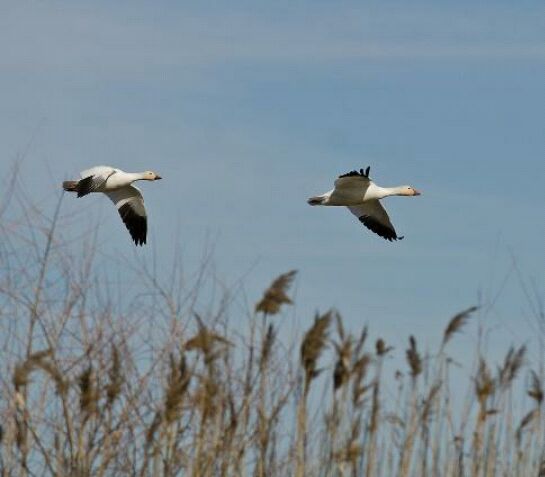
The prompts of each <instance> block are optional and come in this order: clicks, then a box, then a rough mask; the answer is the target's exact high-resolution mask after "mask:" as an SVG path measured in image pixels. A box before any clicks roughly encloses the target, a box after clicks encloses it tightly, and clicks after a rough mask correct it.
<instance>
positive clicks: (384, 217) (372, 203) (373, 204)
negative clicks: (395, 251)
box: [348, 200, 403, 242]
mask: <svg viewBox="0 0 545 477" xmlns="http://www.w3.org/2000/svg"><path fill="white" fill-rule="evenodd" d="M348 209H349V210H350V212H352V213H353V214H354V215H355V216H356V217H357V218H358V220H359V221H360V222H361V223H362V224H363V225H365V226H366V227H367V228H368V229H369V230H371V232H374V233H376V234H377V235H380V236H381V237H382V238H385V239H386V240H389V241H390V242H391V241H392V240H402V239H403V237H398V235H397V233H396V231H395V229H394V226H393V225H392V222H390V217H388V213H387V212H386V210H384V207H382V204H381V203H380V202H379V201H378V200H369V201H366V202H364V203H363V204H361V205H356V206H350V207H348Z"/></svg>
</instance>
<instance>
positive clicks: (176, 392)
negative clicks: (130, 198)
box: [0, 177, 545, 477]
mask: <svg viewBox="0 0 545 477" xmlns="http://www.w3.org/2000/svg"><path fill="white" fill-rule="evenodd" d="M16 180H17V178H16V177H14V178H13V181H16ZM14 189H15V190H11V191H10V196H9V200H10V203H9V204H8V203H7V199H8V197H4V198H3V200H4V202H3V203H2V204H0V206H1V207H0V211H1V212H2V213H3V214H4V215H3V216H2V217H0V219H1V223H0V338H1V339H2V343H1V344H2V346H1V349H0V355H1V356H0V362H1V363H2V364H1V368H0V378H1V381H0V413H1V416H2V419H1V420H0V473H1V475H2V476H11V475H55V476H76V477H78V476H81V477H84V476H110V475H111V476H114V475H116V476H117V475H120V476H121V475H131V476H159V475H164V476H193V477H202V476H258V477H264V476H290V475H292V476H296V477H303V476H369V477H371V476H430V477H431V476H445V477H449V476H465V475H471V476H474V477H477V476H483V477H484V476H486V477H488V476H537V475H538V474H539V472H540V465H541V472H542V473H541V474H539V475H544V474H543V472H544V470H543V467H544V465H545V464H544V463H543V443H544V438H543V434H544V431H545V426H544V419H543V392H544V383H543V367H542V366H541V367H540V366H538V363H531V362H529V361H528V359H527V356H526V348H525V347H524V345H523V346H521V347H518V348H514V347H513V348H510V349H509V350H507V351H506V354H505V359H504V361H503V362H502V363H501V364H500V365H499V366H498V367H497V368H495V367H494V366H493V365H492V363H490V362H489V361H488V360H487V357H486V356H484V355H481V350H480V349H479V348H477V349H475V350H473V352H475V353H476V357H475V362H476V366H475V369H474V370H473V371H472V372H469V373H468V376H467V378H468V379H469V380H471V386H472V389H473V391H472V395H471V399H470V400H469V401H468V403H467V406H466V407H465V409H463V410H462V411H459V410H457V409H456V408H455V406H454V405H453V399H452V391H451V389H452V382H451V381H452V378H451V369H452V366H454V360H453V359H452V357H450V355H449V354H448V346H449V343H450V342H451V341H452V340H453V339H455V335H456V333H458V332H459V331H461V330H462V329H463V328H464V326H465V325H466V324H467V323H468V322H469V321H470V320H471V319H472V316H473V315H474V314H475V313H476V312H478V311H477V309H476V308H475V307H472V308H469V309H467V310H465V311H462V312H461V313H459V314H457V315H456V316H454V317H453V318H452V319H451V320H450V321H448V322H446V323H445V331H444V335H443V336H442V337H441V339H440V340H439V342H438V348H437V350H436V351H435V352H430V351H428V352H427V353H425V354H423V353H422V351H421V349H420V347H419V345H418V340H417V338H416V337H413V336H410V337H409V338H408V341H407V348H406V350H405V354H404V356H405V358H406V371H405V372H399V371H398V372H396V375H395V376H391V375H389V373H388V372H387V371H386V369H387V368H385V366H384V363H385V360H387V359H389V358H390V357H391V356H398V357H401V356H403V355H402V354H401V351H400V350H394V349H393V348H392V347H391V346H389V345H388V344H387V343H386V342H385V341H384V340H383V339H381V338H375V339H372V338H371V336H370V333H369V331H368V330H367V329H366V328H364V329H362V330H355V331H353V332H352V331H349V330H347V329H346V328H345V324H344V322H343V319H342V317H341V315H340V314H339V313H338V312H337V311H335V310H329V311H326V312H325V313H322V314H317V315H316V316H315V317H314V320H313V321H312V323H310V324H309V325H308V326H307V328H306V329H302V330H300V336H299V338H298V342H297V343H298V344H296V345H293V346H289V345H286V344H284V343H283V342H282V340H281V338H280V336H281V330H280V324H279V322H278V321H277V319H276V316H275V315H277V314H282V313H283V312H284V311H283V310H284V309H285V307H289V306H290V305H291V304H292V298H291V296H290V286H291V284H292V282H293V280H294V279H295V276H296V272H295V271H291V272H288V273H286V274H283V275H280V276H279V277H278V278H277V279H275V280H274V281H273V282H272V284H271V285H270V286H269V287H268V288H266V289H265V291H264V294H263V296H262V298H261V299H259V300H257V298H258V297H256V301H257V303H256V305H255V306H254V307H252V306H249V307H247V308H241V307H233V306H232V303H233V302H232V298H233V297H232V294H231V293H230V292H229V291H224V292H222V293H221V294H219V295H217V294H216V295H214V293H210V289H211V288H214V283H215V282H214V277H213V274H212V273H211V272H209V271H207V270H209V269H208V268H207V266H208V265H207V263H208V259H207V258H205V260H203V265H202V267H201V269H200V270H199V271H198V273H196V275H194V276H187V275H186V274H184V273H183V267H181V264H180V263H179V262H176V263H175V264H174V266H173V268H172V271H171V273H170V275H169V276H168V278H164V277H161V276H160V275H158V274H156V273H154V272H153V270H150V268H149V267H148V266H147V265H146V264H143V263H142V262H139V261H138V260H136V259H129V260H128V264H127V263H125V264H124V266H130V267H133V269H134V271H135V273H136V274H137V276H138V280H139V282H141V285H139V286H140V288H138V289H137V291H136V292H135V293H134V295H131V298H130V299H127V298H126V297H127V295H130V294H131V287H130V286H127V285H124V284H119V283H115V282H112V280H111V279H110V278H109V276H108V274H107V273H105V272H104V271H103V270H102V269H101V268H95V266H94V264H95V263H96V261H97V260H98V259H97V249H96V246H95V242H94V241H95V237H93V236H92V235H90V236H89V235H87V234H82V236H81V237H78V238H77V241H76V242H75V243H72V242H71V241H69V240H67V239H66V237H65V235H66V234H63V233H62V230H63V229H64V228H65V227H67V226H70V225H73V223H74V222H76V223H77V222H78V221H81V219H79V218H77V217H71V216H63V215H62V214H61V213H60V210H61V208H60V206H61V201H62V199H61V198H60V199H59V201H58V203H57V207H56V208H55V209H54V212H53V214H52V215H51V216H50V215H49V214H48V213H46V211H44V210H41V209H40V208H39V207H37V206H36V205H35V204H32V203H29V202H28V200H27V198H26V197H25V196H24V194H22V193H21V190H20V189H17V187H14ZM4 205H5V206H4ZM79 242H81V243H83V244H84V246H83V247H81V246H79V245H78V243H79ZM207 290H208V291H207ZM121 297H124V298H121ZM332 298H333V297H332ZM523 383H526V386H525V387H524V386H523V385H522V384H523ZM392 385H393V387H394V388H395V389H397V391H395V392H393V393H392V392H386V391H385V390H386V389H392ZM523 388H524V391H523V392H521V389H523Z"/></svg>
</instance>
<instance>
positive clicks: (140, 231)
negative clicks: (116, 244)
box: [119, 203, 148, 245]
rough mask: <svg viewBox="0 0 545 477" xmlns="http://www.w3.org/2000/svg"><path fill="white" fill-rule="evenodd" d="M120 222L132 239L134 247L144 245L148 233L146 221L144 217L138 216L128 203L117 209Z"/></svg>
mask: <svg viewBox="0 0 545 477" xmlns="http://www.w3.org/2000/svg"><path fill="white" fill-rule="evenodd" d="M119 215H120V216H121V220H123V223H124V224H125V226H126V227H127V230H128V231H129V233H130V234H131V237H132V239H133V240H134V243H135V244H136V245H144V244H145V243H146V235H147V233H148V221H147V218H146V217H143V216H142V215H138V214H137V213H136V212H135V211H134V209H133V208H132V207H131V205H130V204H129V203H127V204H123V205H122V206H121V207H120V208H119Z"/></svg>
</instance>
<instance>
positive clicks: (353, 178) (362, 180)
mask: <svg viewBox="0 0 545 477" xmlns="http://www.w3.org/2000/svg"><path fill="white" fill-rule="evenodd" d="M370 169H371V168H370V167H367V169H365V171H364V170H363V169H360V170H359V171H350V172H347V173H346V174H342V175H340V176H339V177H338V178H337V180H336V181H335V189H352V188H362V187H368V186H369V184H370V183H371V182H372V181H371V179H369V171H370Z"/></svg>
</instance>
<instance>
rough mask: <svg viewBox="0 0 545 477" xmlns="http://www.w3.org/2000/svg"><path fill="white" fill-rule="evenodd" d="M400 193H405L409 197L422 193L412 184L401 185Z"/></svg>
mask: <svg viewBox="0 0 545 477" xmlns="http://www.w3.org/2000/svg"><path fill="white" fill-rule="evenodd" d="M399 189H400V191H399V192H400V194H399V195H405V196H408V197H413V196H415V195H420V191H418V190H416V189H415V188H414V187H412V186H409V185H405V186H401V187H400V188H399Z"/></svg>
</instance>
